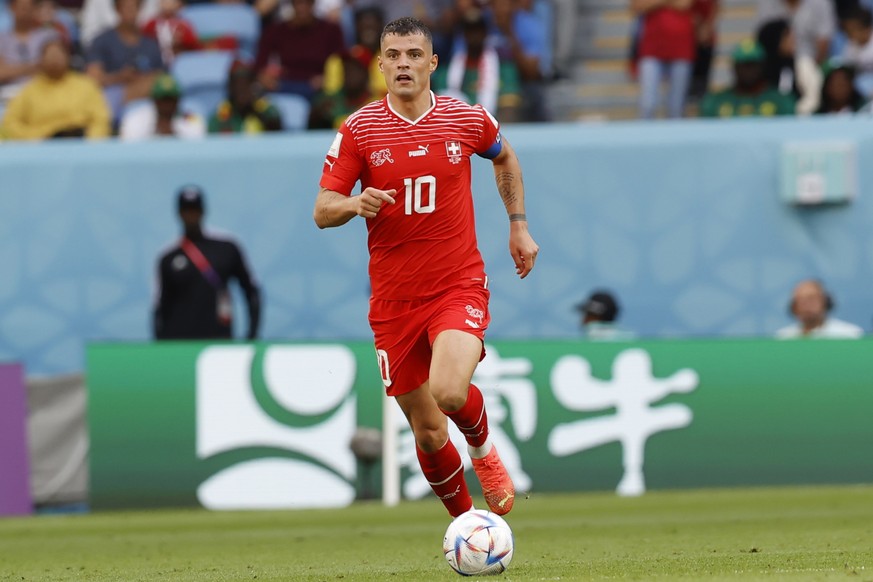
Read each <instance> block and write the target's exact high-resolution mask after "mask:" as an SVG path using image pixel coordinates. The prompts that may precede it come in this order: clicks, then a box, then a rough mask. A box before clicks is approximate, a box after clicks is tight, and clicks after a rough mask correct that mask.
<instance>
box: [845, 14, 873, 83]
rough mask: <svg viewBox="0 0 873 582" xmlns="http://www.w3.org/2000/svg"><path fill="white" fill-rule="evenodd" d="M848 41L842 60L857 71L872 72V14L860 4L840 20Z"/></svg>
mask: <svg viewBox="0 0 873 582" xmlns="http://www.w3.org/2000/svg"><path fill="white" fill-rule="evenodd" d="M842 26H843V30H845V31H846V36H847V37H848V39H849V43H848V45H847V46H846V49H845V51H844V52H843V54H842V59H843V62H845V63H846V64H848V65H852V66H854V67H856V68H857V69H858V70H859V71H864V72H868V73H869V72H873V15H871V12H870V11H869V10H867V9H866V8H863V7H861V6H858V7H856V8H855V9H854V10H851V11H849V12H848V13H847V14H846V16H845V18H843V21H842Z"/></svg>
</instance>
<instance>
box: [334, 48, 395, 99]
mask: <svg viewBox="0 0 873 582" xmlns="http://www.w3.org/2000/svg"><path fill="white" fill-rule="evenodd" d="M369 74H370V93H372V94H373V95H378V96H380V97H384V96H385V95H387V94H388V85H386V84H385V76H384V75H383V74H382V71H380V70H379V59H378V58H377V57H373V59H372V60H371V61H370V67H369ZM344 76H345V74H344V72H343V59H342V57H341V56H340V55H337V54H333V55H331V56H329V57H328V58H327V61H325V63H324V86H323V87H322V90H323V91H324V92H325V93H336V92H337V91H339V90H340V89H342V88H343V77H344Z"/></svg>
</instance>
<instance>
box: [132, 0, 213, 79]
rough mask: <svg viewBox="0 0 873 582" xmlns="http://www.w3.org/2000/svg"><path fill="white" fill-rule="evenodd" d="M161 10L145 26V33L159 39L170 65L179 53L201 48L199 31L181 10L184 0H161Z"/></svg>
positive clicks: (163, 54) (158, 41)
mask: <svg viewBox="0 0 873 582" xmlns="http://www.w3.org/2000/svg"><path fill="white" fill-rule="evenodd" d="M160 1H161V3H160V12H159V13H158V15H157V16H156V17H154V18H152V19H151V20H149V21H148V22H146V24H145V26H143V29H142V32H143V34H144V35H145V36H146V37H148V38H151V39H154V40H156V41H157V43H158V46H159V47H160V48H161V56H162V57H163V59H164V65H166V66H167V67H169V66H170V65H171V64H172V63H173V59H174V58H175V57H176V55H177V54H179V53H181V52H184V51H193V50H197V49H198V48H200V41H199V40H198V39H197V33H196V32H195V31H194V27H193V26H192V25H191V23H190V22H188V21H187V20H185V19H184V18H182V17H181V16H180V14H179V11H180V10H181V9H182V6H184V2H183V0H160Z"/></svg>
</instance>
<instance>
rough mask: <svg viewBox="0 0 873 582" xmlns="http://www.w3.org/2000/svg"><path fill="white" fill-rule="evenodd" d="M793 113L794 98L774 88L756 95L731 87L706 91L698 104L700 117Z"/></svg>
mask: <svg viewBox="0 0 873 582" xmlns="http://www.w3.org/2000/svg"><path fill="white" fill-rule="evenodd" d="M776 115H794V98H793V97H791V96H790V95H783V94H782V93H780V92H779V91H777V90H775V89H765V90H764V91H762V92H760V93H758V94H757V95H739V94H737V93H736V92H735V91H734V90H733V89H725V90H723V91H717V92H715V93H707V94H706V95H705V96H704V97H703V101H702V102H701V104H700V116H701V117H773V116H776Z"/></svg>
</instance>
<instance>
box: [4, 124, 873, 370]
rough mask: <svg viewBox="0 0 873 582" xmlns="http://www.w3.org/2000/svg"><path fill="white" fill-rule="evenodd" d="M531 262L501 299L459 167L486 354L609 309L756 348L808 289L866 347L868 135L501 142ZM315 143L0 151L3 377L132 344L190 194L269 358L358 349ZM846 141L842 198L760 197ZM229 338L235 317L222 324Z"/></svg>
mask: <svg viewBox="0 0 873 582" xmlns="http://www.w3.org/2000/svg"><path fill="white" fill-rule="evenodd" d="M504 134H505V135H506V136H507V137H508V139H509V140H510V141H511V142H512V143H513V145H514V146H515V148H516V150H517V151H518V154H519V156H520V158H521V160H522V163H523V166H524V171H525V184H526V188H527V208H528V214H529V216H530V219H531V221H530V228H531V230H532V232H533V234H534V235H535V237H536V238H537V241H538V242H539V243H540V245H541V249H542V250H541V254H540V258H539V260H538V262H537V269H536V271H535V273H534V275H533V276H532V277H530V278H529V279H527V280H525V281H518V280H517V279H516V277H515V274H514V268H513V265H512V261H511V259H510V258H509V255H508V252H507V250H506V249H507V233H508V227H507V220H506V216H505V212H504V210H503V207H502V204H501V202H500V198H499V196H498V195H497V193H496V191H495V188H494V184H493V174H492V173H491V168H490V164H489V163H487V162H486V161H484V160H478V161H476V162H474V167H475V170H474V179H473V188H474V192H475V196H476V206H477V213H478V214H477V220H478V232H479V240H480V246H481V248H482V250H483V253H484V255H485V260H486V263H487V266H488V271H489V274H490V277H491V281H492V314H493V324H492V327H491V330H490V337H491V338H492V339H522V338H524V339H531V338H533V339H536V338H572V337H576V336H578V334H579V328H578V319H577V316H576V313H575V312H574V311H573V305H574V304H575V303H577V302H579V301H580V300H581V299H582V298H583V297H584V296H585V294H586V293H587V292H588V291H589V290H591V289H592V288H593V287H602V286H605V287H609V288H612V289H614V290H615V291H616V292H617V293H618V295H619V296H620V298H621V302H622V304H623V307H624V309H623V316H622V322H623V324H624V325H625V327H627V328H630V329H633V330H635V331H637V332H638V333H639V334H640V335H642V336H646V337H650V336H669V337H676V336H685V337H688V336H690V337H700V336H758V335H765V336H766V335H770V334H772V333H773V332H774V331H775V330H776V329H777V328H778V327H780V326H782V325H785V324H786V323H788V314H787V312H786V303H787V297H788V295H789V293H790V290H791V288H792V286H793V285H794V283H795V282H796V281H797V280H799V279H801V278H804V277H808V276H817V277H821V278H822V279H824V280H825V281H826V282H827V284H828V285H829V286H830V288H831V290H832V291H833V294H834V295H835V297H836V302H837V311H836V315H837V316H839V317H841V318H844V319H847V320H850V321H853V322H856V323H858V324H861V325H863V327H864V328H865V329H869V327H870V325H869V324H870V318H871V313H873V301H871V288H873V228H871V226H873V201H871V198H870V185H871V184H873V164H870V163H869V162H868V161H869V160H871V159H873V119H859V118H854V119H829V120H819V119H814V120H794V119H792V120H775V121H737V122H705V121H686V122H682V123H670V122H652V123H645V124H642V123H620V124H610V125H550V126H537V127H534V126H507V127H506V128H505V131H504ZM332 137H333V134H332V133H330V132H325V133H322V132H318V133H309V134H297V135H290V136H278V137H263V138H259V139H246V138H233V137H229V138H215V139H210V140H207V141H203V142H196V143H195V142H188V143H185V142H177V141H158V142H152V143H140V144H119V143H110V142H104V143H96V144H80V143H50V144H42V145H13V144H3V146H2V155H0V177H2V178H0V180H2V181H0V184H2V194H0V216H2V220H0V266H2V275H0V360H22V361H23V362H24V363H25V364H26V367H27V372H28V374H30V375H34V374H37V375H38V374H54V373H64V372H72V371H80V370H82V369H83V368H84V344H85V342H86V341H89V340H144V339H148V338H149V337H150V312H151V305H152V301H153V296H154V266H155V260H156V257H157V256H158V254H159V253H160V252H161V250H162V249H163V248H165V247H166V246H167V245H168V244H170V243H172V242H173V241H174V240H175V239H176V238H177V237H178V233H179V227H178V224H177V220H176V217H175V208H174V202H175V201H174V193H175V191H176V189H177V188H178V187H179V186H180V185H181V184H185V183H189V182H194V183H198V184H200V185H202V186H203V187H204V188H205V189H206V191H207V196H208V198H207V205H208V208H207V212H208V214H207V224H208V226H209V227H211V228H213V229H215V230H220V231H225V232H228V233H232V234H233V235H234V236H235V237H236V238H237V239H239V240H240V241H241V242H242V244H243V246H244V248H245V250H246V252H247V255H248V258H249V261H250V263H251V265H252V267H253V269H254V272H255V273H256V275H257V277H258V279H259V280H260V281H261V283H262V285H263V289H264V294H265V310H264V325H263V328H262V336H263V337H265V338H268V339H284V338H289V339H327V338H330V339H345V340H355V339H366V338H368V337H369V330H368V327H367V323H366V310H367V298H368V283H367V277H366V261H367V252H366V241H365V228H364V224H363V222H362V221H358V220H356V221H353V223H351V224H350V225H347V226H346V227H344V228H340V229H334V230H329V231H319V230H318V229H317V228H316V227H315V225H314V224H313V221H312V217H311V216H312V206H313V200H314V196H315V193H316V191H317V182H318V178H319V175H320V172H321V168H322V161H323V159H324V152H325V151H326V150H327V148H328V147H329V145H330V142H331V140H332ZM833 139H838V140H848V141H849V142H851V143H854V144H855V145H856V147H857V153H858V160H859V163H858V166H859V168H858V179H859V180H858V183H859V191H860V194H859V196H858V198H857V199H856V200H855V201H854V202H853V203H851V204H848V205H835V206H824V207H817V208H803V209H801V208H797V207H793V206H790V205H787V204H785V203H783V202H782V201H781V200H780V196H779V186H780V172H781V169H782V151H783V146H784V145H785V144H786V143H788V142H792V141H796V140H800V141H808V140H813V141H814V140H833ZM238 312H239V314H238V315H239V316H238V321H237V323H238V324H241V323H243V319H244V313H243V310H239V309H238Z"/></svg>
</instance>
